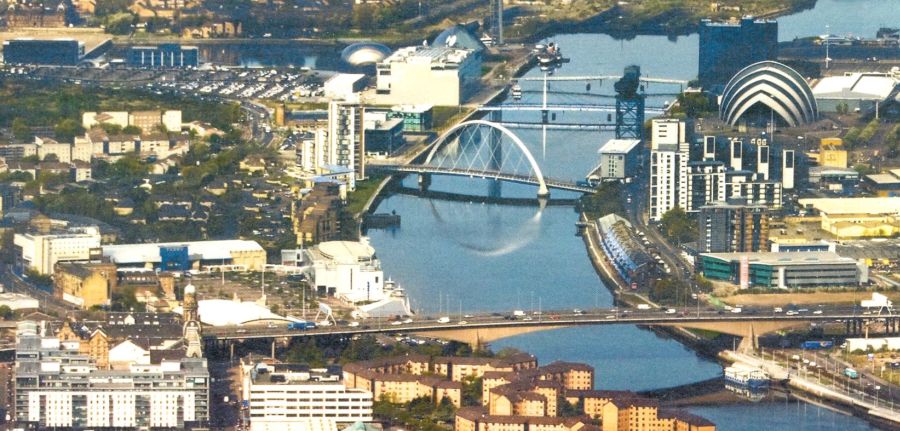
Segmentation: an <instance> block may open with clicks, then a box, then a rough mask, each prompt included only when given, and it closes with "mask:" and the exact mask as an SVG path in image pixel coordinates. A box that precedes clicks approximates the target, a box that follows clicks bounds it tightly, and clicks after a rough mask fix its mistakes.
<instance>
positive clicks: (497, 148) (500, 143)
mask: <svg viewBox="0 0 900 431" xmlns="http://www.w3.org/2000/svg"><path fill="white" fill-rule="evenodd" d="M423 156H424V157H423V158H419V159H418V161H414V162H411V163H402V164H392V163H380V162H378V161H375V160H373V161H372V162H371V163H370V164H369V165H368V166H369V169H370V170H380V171H384V172H391V173H408V174H417V175H418V176H419V185H420V188H422V189H427V188H428V185H429V184H430V181H431V175H450V176H456V177H468V178H481V179H492V180H497V181H504V182H513V183H519V184H529V185H536V186H537V188H538V191H537V195H538V197H546V196H549V194H550V189H557V190H567V191H573V192H579V193H593V192H594V189H593V188H592V187H588V186H583V185H579V184H576V183H574V182H572V181H566V180H560V179H553V178H549V177H546V176H545V175H544V172H543V170H542V169H541V166H540V165H539V164H538V162H537V160H536V159H535V157H534V155H533V154H532V153H531V150H530V149H529V147H528V145H526V144H525V142H523V141H522V140H521V139H520V138H519V137H518V136H517V135H516V134H515V133H513V132H512V131H511V130H510V129H509V128H507V127H505V126H504V125H503V124H501V123H496V122H492V121H486V120H469V121H464V122H461V123H459V124H456V125H454V126H453V127H451V128H450V129H449V130H447V131H446V132H445V133H444V134H442V135H441V136H439V137H438V138H437V139H435V141H434V143H433V144H432V145H431V148H430V150H429V151H428V152H427V154H423Z"/></svg>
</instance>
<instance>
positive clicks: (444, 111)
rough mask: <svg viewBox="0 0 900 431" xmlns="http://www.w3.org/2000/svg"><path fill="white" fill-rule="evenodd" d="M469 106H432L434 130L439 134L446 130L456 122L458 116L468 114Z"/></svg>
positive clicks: (461, 116)
mask: <svg viewBox="0 0 900 431" xmlns="http://www.w3.org/2000/svg"><path fill="white" fill-rule="evenodd" d="M469 112H471V108H466V107H456V106H435V107H434V117H433V121H434V130H435V131H436V132H437V133H438V134H440V133H443V132H444V131H445V130H447V129H448V128H449V127H450V126H451V125H453V124H456V122H457V121H459V119H460V118H463V117H464V116H466V115H468V114H469Z"/></svg>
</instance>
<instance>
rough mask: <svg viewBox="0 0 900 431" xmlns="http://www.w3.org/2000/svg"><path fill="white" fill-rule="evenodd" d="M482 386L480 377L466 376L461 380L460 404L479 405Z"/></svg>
mask: <svg viewBox="0 0 900 431" xmlns="http://www.w3.org/2000/svg"><path fill="white" fill-rule="evenodd" d="M482 388H483V379H482V378H481V377H475V376H468V377H466V378H464V379H463V381H462V405H464V406H480V405H481V396H482Z"/></svg>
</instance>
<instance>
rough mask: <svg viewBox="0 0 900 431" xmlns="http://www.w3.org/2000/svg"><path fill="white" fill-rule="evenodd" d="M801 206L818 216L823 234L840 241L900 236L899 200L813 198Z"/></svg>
mask: <svg viewBox="0 0 900 431" xmlns="http://www.w3.org/2000/svg"><path fill="white" fill-rule="evenodd" d="M800 206H801V207H804V208H806V209H808V210H814V211H815V212H816V213H818V215H819V217H820V220H821V228H822V230H824V231H826V232H829V233H831V234H832V235H834V236H835V237H836V238H839V239H850V238H861V237H891V236H895V235H897V234H898V233H900V197H870V198H811V199H800Z"/></svg>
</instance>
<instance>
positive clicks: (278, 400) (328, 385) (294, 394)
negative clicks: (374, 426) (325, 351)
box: [241, 363, 372, 431]
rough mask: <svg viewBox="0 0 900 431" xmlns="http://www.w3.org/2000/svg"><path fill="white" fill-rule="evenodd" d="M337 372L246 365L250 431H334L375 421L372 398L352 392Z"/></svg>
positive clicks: (243, 369)
mask: <svg viewBox="0 0 900 431" xmlns="http://www.w3.org/2000/svg"><path fill="white" fill-rule="evenodd" d="M342 374H343V373H342V372H341V370H340V369H339V368H337V367H334V368H329V369H324V368H321V369H316V368H313V369H311V368H309V367H307V366H304V365H297V364H275V365H269V364H265V363H259V364H242V365H241V375H242V385H241V386H242V398H243V400H245V401H247V402H248V403H249V404H250V411H249V414H250V430H251V431H308V430H319V429H321V430H323V431H336V430H337V429H338V428H337V424H350V423H355V422H371V421H372V393H371V392H369V391H365V390H361V389H349V388H347V387H345V386H344V384H343V382H342V381H341V378H342Z"/></svg>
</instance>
